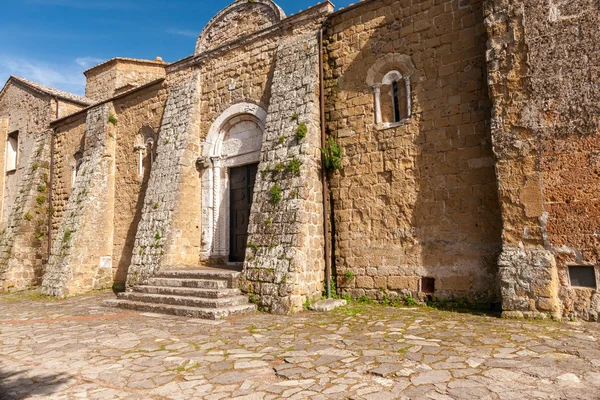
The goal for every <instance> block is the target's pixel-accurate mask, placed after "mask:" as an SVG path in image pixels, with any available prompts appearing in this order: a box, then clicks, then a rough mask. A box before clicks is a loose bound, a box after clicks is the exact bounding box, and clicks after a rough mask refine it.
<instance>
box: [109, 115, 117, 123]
mask: <svg viewBox="0 0 600 400" xmlns="http://www.w3.org/2000/svg"><path fill="white" fill-rule="evenodd" d="M117 122H119V120H118V119H117V117H116V116H115V115H114V114H110V115H109V116H108V123H109V124H113V125H116V124H117Z"/></svg>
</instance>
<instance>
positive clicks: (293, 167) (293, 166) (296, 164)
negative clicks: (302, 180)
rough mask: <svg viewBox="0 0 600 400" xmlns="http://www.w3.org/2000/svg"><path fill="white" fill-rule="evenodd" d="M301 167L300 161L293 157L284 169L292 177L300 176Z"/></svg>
mask: <svg viewBox="0 0 600 400" xmlns="http://www.w3.org/2000/svg"><path fill="white" fill-rule="evenodd" d="M301 166H302V161H300V160H299V159H297V158H296V157H294V158H293V159H292V160H291V161H290V162H288V163H287V165H286V166H285V169H286V170H287V171H289V172H291V173H292V175H294V176H299V175H300V167H301Z"/></svg>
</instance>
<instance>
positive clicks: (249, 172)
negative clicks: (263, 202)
mask: <svg viewBox="0 0 600 400" xmlns="http://www.w3.org/2000/svg"><path fill="white" fill-rule="evenodd" d="M257 170H258V164H251V165H244V166H243V167H237V168H231V169H230V170H229V187H230V203H229V204H230V208H231V210H230V217H229V222H230V230H229V232H230V234H229V239H230V240H229V261H230V262H243V261H244V259H245V258H246V244H247V243H248V220H249V219H250V207H251V206H252V194H253V191H254V182H255V181H256V172H257Z"/></svg>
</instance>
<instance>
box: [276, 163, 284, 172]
mask: <svg viewBox="0 0 600 400" xmlns="http://www.w3.org/2000/svg"><path fill="white" fill-rule="evenodd" d="M274 169H275V171H276V172H281V171H283V170H284V169H285V164H284V163H278V164H277V165H275V168H274Z"/></svg>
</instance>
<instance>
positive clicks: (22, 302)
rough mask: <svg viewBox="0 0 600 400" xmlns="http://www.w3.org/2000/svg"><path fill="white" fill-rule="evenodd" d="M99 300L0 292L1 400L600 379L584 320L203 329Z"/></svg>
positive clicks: (510, 390) (411, 314)
mask: <svg viewBox="0 0 600 400" xmlns="http://www.w3.org/2000/svg"><path fill="white" fill-rule="evenodd" d="M109 297H110V295H109V294H100V295H98V294H95V295H86V296H80V297H78V298H75V299H69V300H56V299H55V300H51V299H42V298H39V297H38V298H37V300H31V299H35V298H36V296H35V295H34V293H29V292H27V293H25V294H23V295H14V294H13V295H0V326H1V327H2V330H1V333H0V346H1V348H2V352H1V354H0V364H1V365H2V367H0V393H2V395H3V396H4V397H3V399H4V398H6V399H7V400H13V399H15V400H16V399H20V398H40V399H42V398H44V399H46V398H57V399H59V398H89V399H94V398H110V399H115V398H116V399H140V400H141V399H150V398H154V397H157V398H158V397H161V398H162V397H165V398H173V399H192V398H194V399H196V398H198V399H211V398H222V399H233V398H238V397H242V398H244V397H245V396H253V397H250V398H257V399H281V398H294V399H298V400H302V399H324V398H326V399H329V398H343V399H347V398H349V399H392V398H400V399H421V398H434V399H448V398H452V399H455V398H457V399H462V398H465V399H472V398H477V399H486V398H489V399H498V398H500V399H502V398H511V399H528V398H536V399H557V398H561V399H573V400H575V399H577V400H579V399H586V400H587V399H589V400H595V399H597V395H598V388H599V387H600V386H599V385H600V381H599V380H598V376H600V328H599V326H598V324H596V323H577V324H572V323H558V322H554V321H549V320H548V321H537V322H535V323H532V322H529V321H523V320H521V321H518V320H507V319H502V318H495V317H491V316H481V315H473V314H468V313H460V314H459V313H450V312H442V311H438V310H434V309H428V308H425V307H419V308H409V309H398V308H394V307H383V306H372V305H371V306H365V305H358V304H356V303H351V304H349V305H348V306H347V307H346V308H341V309H337V310H334V311H332V312H330V313H327V314H323V313H314V312H303V313H298V314H295V315H293V316H280V315H268V314H255V315H249V316H239V317H235V318H228V319H226V320H224V321H222V322H221V323H220V324H218V325H214V324H200V323H195V321H194V320H192V319H187V318H180V317H172V316H157V315H149V316H144V315H139V314H135V313H132V312H130V311H124V312H123V313H120V312H118V311H117V310H114V309H108V308H101V307H99V305H100V303H101V302H102V300H103V299H107V298H109ZM417 339H418V340H420V341H423V342H428V343H437V344H439V347H428V346H421V345H413V344H409V343H408V342H411V341H413V340H417ZM499 355H512V356H513V358H511V359H499V358H498V357H497V356H499ZM499 361H502V362H506V361H510V362H511V363H510V364H508V363H507V364H506V365H501V364H500V363H499ZM467 363H468V364H467ZM467 365H469V366H471V368H466V367H467Z"/></svg>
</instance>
